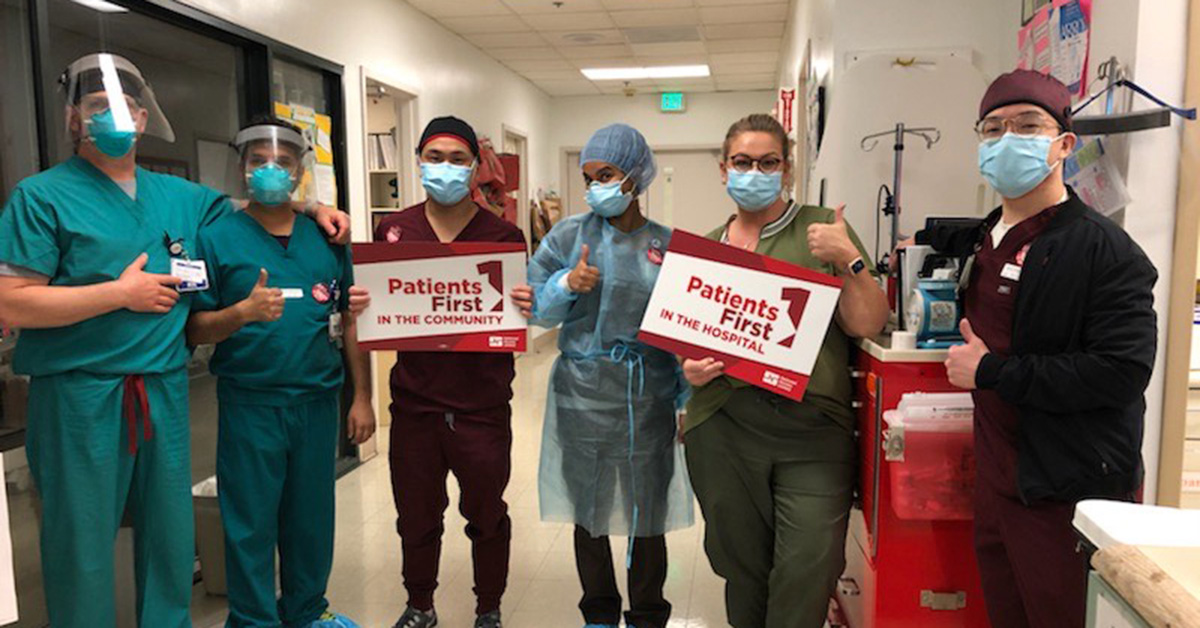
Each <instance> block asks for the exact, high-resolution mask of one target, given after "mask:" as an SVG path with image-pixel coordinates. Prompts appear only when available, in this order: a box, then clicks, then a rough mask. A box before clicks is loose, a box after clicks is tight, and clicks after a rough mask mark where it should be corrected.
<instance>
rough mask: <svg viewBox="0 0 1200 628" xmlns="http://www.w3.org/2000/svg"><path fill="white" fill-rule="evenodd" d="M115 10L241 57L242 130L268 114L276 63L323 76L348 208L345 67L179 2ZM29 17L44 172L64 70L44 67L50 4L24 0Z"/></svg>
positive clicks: (340, 193) (144, 2)
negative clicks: (232, 48) (52, 88)
mask: <svg viewBox="0 0 1200 628" xmlns="http://www.w3.org/2000/svg"><path fill="white" fill-rule="evenodd" d="M109 1H110V2H112V3H113V4H117V5H120V6H122V7H125V8H126V9H129V10H130V11H131V12H133V13H137V14H139V15H143V16H146V17H150V18H153V19H157V20H160V21H162V22H164V23H167V24H170V25H172V26H177V27H180V28H184V29H187V30H189V31H192V32H193V33H196V34H199V35H203V36H206V37H211V38H212V39H215V40H217V41H220V42H223V43H227V44H230V45H233V46H236V47H238V48H240V49H241V51H242V62H241V63H240V64H239V66H238V69H237V70H238V79H239V81H238V82H239V83H240V84H241V85H243V86H244V90H243V91H240V92H239V94H238V100H239V103H238V104H239V115H240V116H241V119H240V121H239V122H240V123H242V124H244V123H245V122H246V121H247V120H250V119H251V118H253V117H254V116H256V115H262V114H270V113H271V112H272V111H273V110H274V108H273V104H272V102H271V76H272V69H273V66H274V62H275V59H277V58H283V59H286V60H287V61H289V62H291V63H293V64H297V65H302V66H305V67H308V68H310V69H313V70H316V71H318V72H320V73H321V75H322V76H323V78H324V83H325V90H326V94H327V97H328V101H329V111H327V112H324V113H327V114H328V115H329V117H330V118H331V119H332V120H333V128H332V132H331V133H330V141H331V142H332V143H333V155H334V158H333V163H334V178H335V180H336V181H337V203H338V206H339V207H342V208H345V207H348V206H349V201H350V199H349V188H348V182H347V167H348V166H347V150H346V132H347V131H346V97H345V89H344V87H343V84H344V81H343V78H344V76H345V67H344V66H343V65H341V64H339V63H336V62H334V61H330V60H329V59H325V58H323V57H320V56H318V55H315V54H312V53H310V52H306V51H304V50H301V49H299V48H296V47H294V46H290V45H288V44H285V43H283V42H280V41H277V40H275V39H272V38H270V37H267V36H265V35H262V34H261V33H257V32H254V31H252V30H249V29H247V28H245V27H242V26H239V25H237V24H234V23H232V22H229V21H227V20H224V19H222V18H219V17H216V16H214V15H210V14H208V13H205V12H204V11H201V10H200V9H197V8H195V7H191V6H188V5H185V4H182V3H181V2H178V1H177V0H109ZM26 7H27V9H28V17H29V33H30V47H31V48H32V50H31V53H32V59H33V76H34V85H33V101H34V107H35V109H36V116H35V118H36V120H37V150H38V158H37V160H38V166H39V167H40V168H41V169H42V170H46V169H48V168H50V167H51V166H53V165H54V164H53V163H51V158H52V154H53V151H52V150H51V144H52V142H53V141H54V139H53V138H54V135H53V133H52V131H51V129H52V128H54V127H53V126H52V125H56V124H59V122H60V121H59V118H60V115H59V114H58V113H57V112H55V111H53V109H54V106H53V103H54V94H53V93H51V92H50V90H49V86H51V85H53V84H54V81H55V80H56V78H57V76H58V73H59V72H61V71H62V68H51V67H46V64H45V63H44V62H43V60H44V59H48V58H49V56H48V54H47V53H48V50H49V46H50V17H49V16H50V11H49V0H26Z"/></svg>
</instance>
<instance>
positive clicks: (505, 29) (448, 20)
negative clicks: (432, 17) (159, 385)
mask: <svg viewBox="0 0 1200 628" xmlns="http://www.w3.org/2000/svg"><path fill="white" fill-rule="evenodd" d="M438 21H439V22H441V23H442V24H444V25H445V26H446V27H447V28H449V29H450V30H452V31H454V32H456V33H459V34H461V35H476V34H480V33H520V32H524V31H528V30H529V26H528V25H527V24H525V22H522V21H521V18H519V17H517V16H515V15H493V16H491V17H489V18H487V19H486V20H481V19H479V18H477V17H444V18H441V19H440V20H438Z"/></svg>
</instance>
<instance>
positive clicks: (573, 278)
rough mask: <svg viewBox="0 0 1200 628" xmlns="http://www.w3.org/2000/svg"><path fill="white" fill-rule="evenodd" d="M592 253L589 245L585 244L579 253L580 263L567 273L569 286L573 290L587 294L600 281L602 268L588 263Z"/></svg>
mask: <svg viewBox="0 0 1200 628" xmlns="http://www.w3.org/2000/svg"><path fill="white" fill-rule="evenodd" d="M590 253H591V251H590V250H589V249H588V245H586V244H585V245H583V249H582V252H581V253H580V255H579V263H578V264H576V265H575V268H574V269H573V270H572V271H571V273H570V274H569V275H567V286H568V287H569V288H571V292H577V293H579V294H587V293H589V292H591V291H592V289H593V288H595V287H596V284H597V283H598V282H599V281H600V269H599V268H596V267H595V266H589V265H588V256H589V254H590Z"/></svg>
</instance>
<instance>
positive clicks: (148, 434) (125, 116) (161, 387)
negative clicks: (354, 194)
mask: <svg viewBox="0 0 1200 628" xmlns="http://www.w3.org/2000/svg"><path fill="white" fill-rule="evenodd" d="M63 84H64V87H65V88H66V89H65V95H66V101H65V106H66V120H67V130H68V132H69V133H70V137H71V138H72V139H73V140H74V142H75V144H76V147H75V148H76V150H75V156H73V157H72V158H71V159H69V160H67V161H66V162H65V163H62V164H60V165H58V166H55V167H54V168H51V169H49V170H47V171H45V172H42V173H40V174H37V175H34V176H32V177H29V178H27V179H25V180H24V181H22V182H21V183H19V184H18V185H17V186H16V188H15V189H14V190H13V194H12V197H11V198H10V199H9V201H8V203H7V205H6V206H5V208H4V211H3V213H2V214H0V322H2V323H3V324H4V325H7V326H9V327H13V328H19V329H20V330H21V333H20V339H19V341H18V343H17V349H16V354H15V356H14V370H15V371H16V372H17V373H20V374H24V375H29V376H30V377H31V380H30V392H29V407H28V429H27V434H26V451H27V454H28V456H29V466H30V469H31V471H32V473H33V477H34V481H35V483H36V485H37V488H38V491H39V494H40V497H41V502H42V528H41V551H42V555H41V556H42V570H43V577H44V583H45V591H46V604H47V607H48V609H47V610H48V611H49V616H50V623H51V625H53V626H54V627H55V628H85V627H86V628H115V627H116V621H117V618H116V602H115V596H114V591H115V589H116V584H115V581H114V560H113V545H114V541H115V538H116V534H117V529H118V527H119V526H120V524H121V521H122V517H123V516H124V515H126V514H128V515H129V518H130V520H131V521H132V524H133V528H134V554H135V555H134V565H135V578H136V584H137V616H138V622H139V625H140V626H145V627H153V628H189V627H190V626H191V621H190V620H189V618H188V607H189V603H190V601H191V594H192V571H193V562H194V555H195V542H194V538H193V523H192V521H193V519H192V498H191V484H192V477H191V460H190V449H189V438H188V377H187V369H186V367H187V361H188V358H189V355H190V352H189V350H188V348H187V346H186V345H185V343H184V325H185V324H186V322H187V315H188V310H189V305H190V301H191V298H192V294H193V293H192V292H189V290H192V289H194V288H195V287H196V286H194V285H187V284H185V283H184V282H183V278H184V276H185V275H186V274H187V273H186V272H185V269H184V268H183V267H182V266H180V264H181V263H183V262H185V261H187V260H186V258H187V256H188V255H189V254H191V253H194V252H195V245H196V236H197V232H198V231H199V229H200V227H201V225H204V224H207V223H209V222H212V221H213V220H216V219H217V218H219V217H220V216H223V215H225V214H227V213H231V211H232V208H231V204H230V202H229V200H228V199H227V198H226V197H225V196H224V195H223V194H221V193H219V192H216V191H214V190H211V189H208V188H205V187H202V186H199V185H196V184H194V183H191V182H188V181H186V180H184V179H180V178H178V177H172V176H167V175H162V174H156V173H153V172H149V171H146V170H143V169H141V168H138V167H137V164H136V154H137V143H138V140H139V138H140V137H142V136H143V135H156V136H158V137H160V138H162V139H164V140H167V141H172V140H173V139H174V134H173V133H172V131H171V127H170V124H169V123H168V122H167V120H166V117H165V116H163V114H162V111H161V110H160V109H159V107H158V104H157V103H156V102H155V98H154V92H153V91H152V90H151V89H150V87H149V85H147V84H146V81H145V80H144V79H143V77H142V74H141V72H139V71H138V69H137V68H136V67H135V66H134V65H133V64H132V63H130V62H129V61H128V60H126V59H124V58H121V57H119V56H116V55H111V54H94V55H88V56H86V57H83V58H81V59H79V60H78V61H76V62H74V63H73V64H71V65H70V66H69V67H68V68H67V70H66V72H65V74H64V75H63ZM321 212H322V218H321V220H322V222H323V223H324V224H325V226H326V228H327V229H328V228H329V227H330V226H331V225H330V221H331V220H332V219H333V216H336V215H342V214H341V212H337V211H336V210H332V209H323V210H321ZM336 221H337V222H338V223H339V226H340V227H341V228H342V230H343V231H344V232H346V233H345V235H346V236H348V230H347V229H345V226H346V225H347V224H348V221H346V220H345V219H344V218H341V217H339V218H337V219H336ZM173 271H174V274H173Z"/></svg>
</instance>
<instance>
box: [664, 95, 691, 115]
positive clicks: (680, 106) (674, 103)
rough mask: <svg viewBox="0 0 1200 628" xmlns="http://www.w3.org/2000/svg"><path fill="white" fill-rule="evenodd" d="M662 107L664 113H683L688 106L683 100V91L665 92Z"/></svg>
mask: <svg viewBox="0 0 1200 628" xmlns="http://www.w3.org/2000/svg"><path fill="white" fill-rule="evenodd" d="M660 108H661V109H662V112H663V113H681V112H683V111H686V110H687V106H686V105H685V104H684V102H683V92H663V95H662V105H661V107H660Z"/></svg>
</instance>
